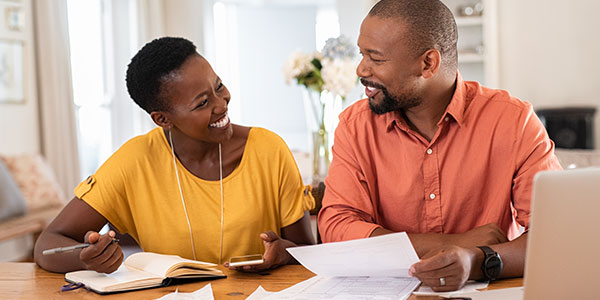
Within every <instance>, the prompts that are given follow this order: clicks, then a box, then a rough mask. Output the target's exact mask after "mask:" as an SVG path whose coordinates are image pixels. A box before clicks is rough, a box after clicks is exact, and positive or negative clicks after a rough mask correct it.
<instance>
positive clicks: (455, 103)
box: [440, 71, 467, 125]
mask: <svg viewBox="0 0 600 300" xmlns="http://www.w3.org/2000/svg"><path fill="white" fill-rule="evenodd" d="M466 97H467V85H466V83H465V82H464V80H463V78H462V76H461V75H460V72H458V71H457V72H456V89H455V90H454V95H453V96H452V99H450V103H449V104H448V107H447V108H446V112H445V113H444V115H443V116H442V119H441V120H440V122H441V121H442V120H444V118H446V116H447V115H451V116H452V117H453V118H454V120H456V123H458V125H462V124H463V121H464V115H465V109H466V103H467V101H466Z"/></svg>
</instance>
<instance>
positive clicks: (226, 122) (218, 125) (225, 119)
mask: <svg viewBox="0 0 600 300" xmlns="http://www.w3.org/2000/svg"><path fill="white" fill-rule="evenodd" d="M229 124H230V122H229V116H227V114H225V115H224V116H223V117H222V118H220V119H219V120H218V121H216V122H214V123H211V124H209V125H208V128H219V129H221V128H224V127H226V126H227V125H229Z"/></svg>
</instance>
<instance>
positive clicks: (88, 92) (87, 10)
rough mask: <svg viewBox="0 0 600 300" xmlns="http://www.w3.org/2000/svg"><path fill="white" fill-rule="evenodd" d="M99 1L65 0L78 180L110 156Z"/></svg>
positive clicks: (108, 117)
mask: <svg viewBox="0 0 600 300" xmlns="http://www.w3.org/2000/svg"><path fill="white" fill-rule="evenodd" d="M102 6H103V1H102V0H87V1H78V0H69V1H68V2H67V9H68V20H69V40H70V50H71V76H72V81H73V99H74V102H75V109H76V112H75V113H76V121H77V134H78V141H79V145H78V146H79V153H80V154H79V155H80V158H79V159H80V162H81V177H82V178H85V177H87V176H88V175H89V174H93V173H94V172H95V171H96V169H97V168H98V166H99V165H100V164H101V163H102V162H103V161H104V160H105V159H106V158H108V156H109V155H110V153H111V152H112V136H111V112H110V104H111V103H110V101H111V99H110V97H107V93H108V92H107V84H106V80H105V77H106V72H105V61H106V60H105V51H104V39H103V35H104V31H103V28H102V19H103V17H104V15H103V8H102Z"/></svg>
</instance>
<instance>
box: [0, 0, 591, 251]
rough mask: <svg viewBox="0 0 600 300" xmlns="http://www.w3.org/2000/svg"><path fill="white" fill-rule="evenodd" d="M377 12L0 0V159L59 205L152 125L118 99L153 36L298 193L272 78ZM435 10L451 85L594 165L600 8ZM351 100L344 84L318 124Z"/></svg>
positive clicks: (317, 5)
mask: <svg viewBox="0 0 600 300" xmlns="http://www.w3.org/2000/svg"><path fill="white" fill-rule="evenodd" d="M376 2H377V1H375V0H0V17H1V18H2V19H0V28H1V29H0V132H1V135H0V138H1V140H0V156H1V155H4V156H5V157H9V158H10V157H15V156H18V155H22V154H24V153H25V154H36V155H39V156H40V157H42V158H43V160H44V162H45V165H46V166H47V170H50V171H48V172H50V173H52V174H51V175H52V176H53V177H54V181H53V182H54V183H55V185H56V187H57V189H58V190H59V193H62V196H61V197H63V198H64V199H70V198H71V197H72V189H73V188H74V186H75V185H76V184H77V183H78V182H80V181H81V180H83V179H85V178H86V177H87V176H88V175H90V174H92V173H93V172H94V171H95V170H96V169H97V168H98V166H99V165H100V164H101V163H102V162H103V161H104V160H106V159H107V158H108V156H110V154H111V153H112V152H114V151H115V150H116V149H118V147H120V146H121V145H122V144H123V143H124V142H125V141H127V140H128V139H130V138H132V137H134V136H136V135H139V134H143V133H146V132H147V131H149V130H150V129H152V128H153V127H154V124H153V123H152V122H151V120H150V118H149V117H148V116H147V114H146V113H145V112H143V111H142V110H141V109H139V108H138V107H137V106H136V105H135V104H134V103H133V101H132V100H131V99H130V98H129V96H128V94H127V91H126V87H125V80H124V78H125V69H126V66H127V64H128V63H129V60H130V59H131V57H132V56H133V55H134V54H135V53H136V52H137V50H138V49H139V48H140V47H141V46H142V45H143V44H145V43H146V42H148V41H150V40H152V39H154V38H156V37H160V36H165V35H169V36H182V37H185V38H188V39H190V40H192V41H193V42H194V43H195V44H196V46H197V47H198V50H199V52H200V53H201V54H202V55H204V56H205V57H206V58H207V60H208V61H209V62H210V63H211V64H212V66H213V68H214V69H215V71H216V72H217V74H218V75H220V76H221V78H222V79H223V81H224V83H225V84H226V85H227V87H228V88H229V90H230V92H231V94H232V100H231V103H230V107H229V114H230V117H231V120H232V121H233V122H234V123H238V124H242V125H247V126H260V127H265V128H267V129H270V130H272V131H274V132H276V133H277V134H279V135H280V136H281V137H282V138H283V139H284V140H285V141H286V143H287V144H288V146H289V147H290V148H291V149H292V150H293V151H294V154H295V155H296V158H297V161H298V164H299V167H300V170H301V172H302V173H303V176H304V177H305V179H306V181H307V182H308V181H309V180H310V176H311V162H310V159H311V158H310V155H311V152H312V147H313V144H312V143H313V139H312V136H311V132H313V131H314V130H315V128H313V125H312V123H311V121H310V120H309V119H310V118H311V115H310V112H309V111H308V110H309V108H308V106H307V104H306V103H307V93H306V89H305V88H304V87H303V86H299V85H297V84H295V83H294V82H292V83H291V84H289V83H286V81H285V77H284V72H283V67H284V65H285V63H286V60H288V59H289V57H290V55H291V54H292V53H293V52H294V51H302V52H306V53H310V52H314V51H320V50H321V49H322V48H323V46H324V45H325V42H326V41H327V40H328V39H329V38H335V37H339V36H340V35H343V36H345V37H347V38H348V40H349V41H351V43H352V44H353V45H355V44H356V40H357V37H358V32H359V27H360V24H361V22H362V19H363V18H364V16H365V15H366V14H367V12H368V11H369V9H370V8H371V7H372V5H374V4H375V3H376ZM443 2H445V3H446V5H447V6H448V7H449V8H450V9H451V10H452V11H453V13H454V14H455V16H456V18H457V24H458V27H459V69H460V71H461V73H462V75H463V77H464V78H465V79H466V80H477V81H479V82H482V83H483V84H484V85H487V86H488V87H492V88H499V89H506V90H508V91H509V92H510V93H511V94H512V95H513V96H515V97H518V98H520V99H522V100H525V101H529V102H531V103H532V104H533V105H534V108H535V109H536V110H537V111H538V114H539V115H540V117H541V118H542V121H543V122H544V123H545V125H546V126H547V129H548V130H549V132H550V133H551V137H552V138H553V139H554V140H555V142H557V145H558V146H560V147H561V148H564V149H568V151H565V152H564V154H563V156H562V157H561V162H562V163H563V165H564V166H565V167H569V166H571V167H578V166H583V165H586V164H587V165H589V164H592V163H595V162H597V159H598V158H597V157H598V154H597V151H595V150H594V149H595V148H597V147H598V145H599V141H600V130H598V124H600V120H598V114H596V113H595V110H596V109H597V108H598V106H599V105H600V96H598V92H597V90H596V87H597V86H598V84H599V83H600V76H599V75H598V70H599V69H600V61H599V60H598V59H597V55H598V53H600V35H598V33H597V32H596V31H597V29H598V28H600V20H599V18H598V17H597V16H596V13H597V12H598V11H600V1H594V0H573V1H558V0H529V1H520V0H501V1H500V0H482V1H479V0H444V1H443ZM357 59H358V58H357ZM356 62H358V60H356ZM362 97H363V89H362V88H361V87H360V86H356V87H354V88H353V89H352V90H351V91H350V92H349V94H348V96H347V97H346V99H345V100H344V101H343V102H342V103H341V105H340V106H339V107H337V108H336V109H334V110H332V111H329V112H328V114H330V116H329V117H328V118H329V119H335V118H336V116H337V113H339V111H341V110H342V109H343V108H344V107H347V106H348V105H350V104H352V103H353V102H354V101H356V100H358V99H360V98H362ZM334 123H335V122H333V121H332V124H333V127H334V126H335V124H334ZM333 127H332V128H329V130H330V137H329V138H330V140H331V138H332V135H333V134H332V133H333V129H334V128H333ZM329 146H331V144H329ZM33 180H35V179H33ZM65 201H66V200H65ZM0 222H1V220H0ZM0 229H1V228H0ZM0 232H1V230H0ZM1 237H2V236H1V235H0V241H1V240H2V239H1ZM19 238H20V237H19ZM5 240H7V242H4V243H0V253H2V254H0V260H14V259H17V260H18V259H19V257H20V256H23V253H21V252H22V251H21V250H18V249H23V247H27V246H23V245H31V243H32V241H31V238H30V239H29V240H28V241H16V240H15V239H13V237H12V236H11V237H10V238H6V239H5ZM27 243H28V244H27ZM1 256H4V257H1Z"/></svg>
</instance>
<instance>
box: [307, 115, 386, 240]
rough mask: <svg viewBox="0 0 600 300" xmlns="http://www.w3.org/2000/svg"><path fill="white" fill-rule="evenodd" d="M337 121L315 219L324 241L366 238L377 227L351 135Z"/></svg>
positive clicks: (343, 125)
mask: <svg viewBox="0 0 600 300" xmlns="http://www.w3.org/2000/svg"><path fill="white" fill-rule="evenodd" d="M340 119H341V120H340V124H339V125H338V127H337V129H336V132H335V141H334V146H333V149H332V151H333V161H332V162H331V166H330V167H329V174H328V176H327V179H326V180H325V186H326V189H325V194H324V196H323V208H322V209H321V211H320V213H319V220H318V222H319V232H320V233H321V238H322V239H323V241H324V242H336V241H343V240H351V239H359V238H366V237H369V236H370V235H371V233H372V232H373V230H375V229H376V228H378V227H380V226H379V225H377V224H375V220H374V217H373V216H374V212H373V207H374V205H373V203H372V202H371V199H372V197H371V196H370V195H369V190H368V187H367V184H366V181H365V179H364V173H363V172H362V170H361V168H360V166H359V164H358V160H357V157H356V152H355V149H356V148H354V146H355V145H353V140H354V139H353V138H351V137H352V136H353V135H352V133H351V132H350V130H349V128H348V126H347V123H346V122H345V121H344V119H343V117H340ZM374 201H375V200H374Z"/></svg>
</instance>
